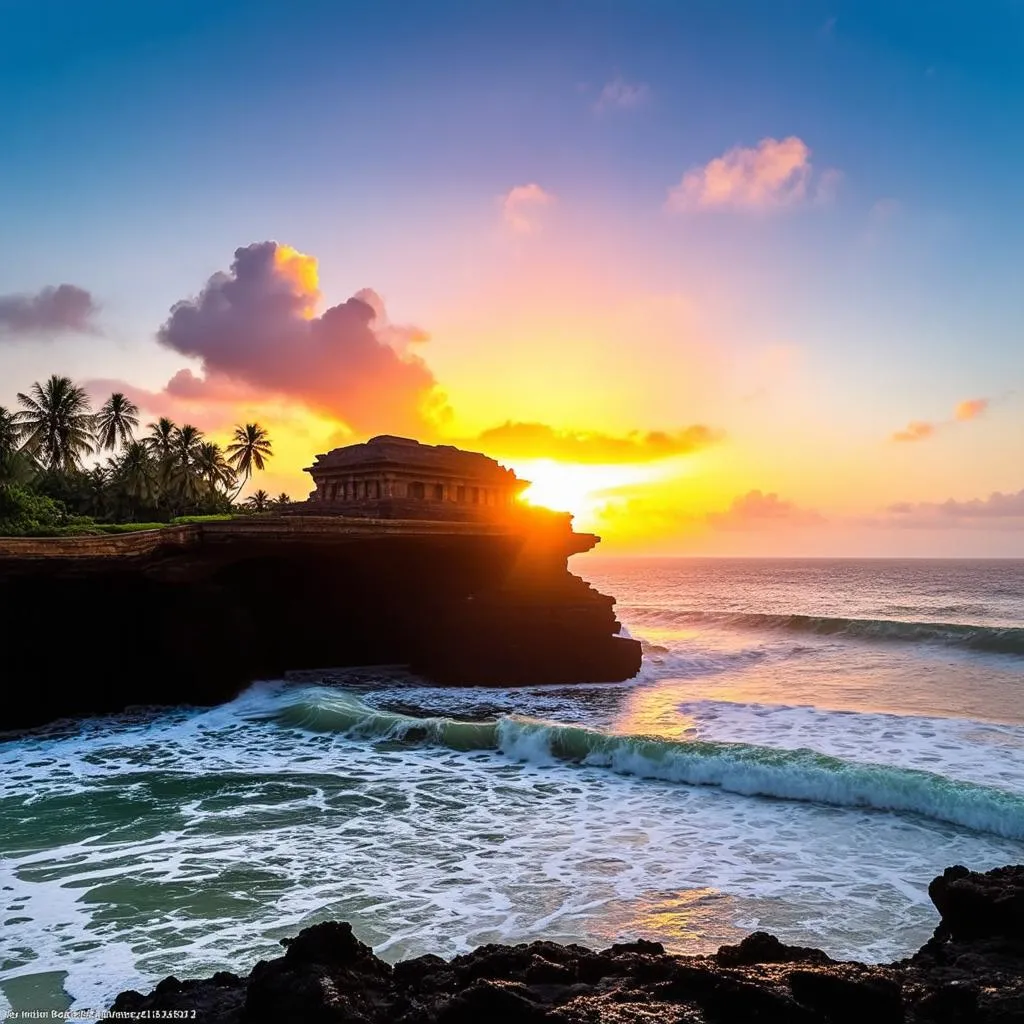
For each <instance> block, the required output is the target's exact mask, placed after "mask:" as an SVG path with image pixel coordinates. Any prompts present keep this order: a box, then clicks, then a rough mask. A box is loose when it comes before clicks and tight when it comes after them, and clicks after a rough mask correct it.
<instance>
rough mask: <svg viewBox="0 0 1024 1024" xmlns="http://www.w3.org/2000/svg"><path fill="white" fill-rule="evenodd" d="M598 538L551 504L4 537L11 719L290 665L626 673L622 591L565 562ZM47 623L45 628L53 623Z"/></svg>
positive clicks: (235, 687) (2, 586)
mask: <svg viewBox="0 0 1024 1024" xmlns="http://www.w3.org/2000/svg"><path fill="white" fill-rule="evenodd" d="M597 541H598V538H597V537H594V536H593V535H592V534H577V533H574V532H573V530H572V528H571V526H570V522H569V517H568V516H565V515H557V514H554V513H544V512H541V511H539V510H538V511H536V512H528V511H527V510H522V511H521V512H514V513H509V514H507V515H505V516H504V518H502V519H501V521H492V522H479V523H463V522H434V521H425V520H418V521H411V520H410V521H404V520H377V519H368V518H362V519H348V518H344V517H340V516H334V517H314V516H297V517H293V518H282V517H274V516H259V517H252V518H249V519H241V520H232V521H225V522H210V523H203V524H201V525H189V526H180V527H171V528H168V529H164V530H159V531H153V532H146V533H140V534H124V535H118V536H108V537H70V538H57V539H29V538H0V622H2V623H3V630H4V651H3V658H4V677H5V679H7V680H8V681H9V685H10V686H11V687H13V688H16V689H17V691H18V693H19V694H20V695H21V698H22V699H21V700H20V701H16V702H15V701H7V702H5V704H4V708H3V712H2V714H0V730H3V729H16V728H25V727H29V726H33V725H39V724H43V723H45V722H49V721H52V720H53V719H56V718H59V717H63V716H71V715H81V714H94V713H102V712H116V711H120V710H122V709H123V708H125V707H126V706H128V705H153V704H213V703H217V702H219V701H222V700H226V699H230V698H231V697H233V696H234V695H235V694H236V693H237V692H238V691H239V690H240V689H241V688H243V687H244V686H245V685H246V684H248V683H250V682H251V681H253V680H254V679H261V678H262V679H266V678H278V677H280V676H282V675H283V673H284V672H285V671H286V670H289V669H314V668H327V667H335V666H343V665H369V664H406V665H409V666H410V667H411V668H412V669H413V671H415V672H419V673H421V674H423V675H425V676H427V677H428V678H431V679H433V680H435V681H437V682H440V683H480V684H490V685H502V686H507V685H516V684H525V683H529V684H542V683H574V682H603V681H614V680H622V679H628V678H629V677H630V676H632V675H634V674H635V673H636V672H637V670H638V669H639V667H640V649H639V644H638V643H637V642H635V641H633V640H628V639H625V638H623V637H619V636H616V635H615V634H616V633H617V631H618V630H619V624H618V622H617V621H616V619H615V613H614V611H613V606H614V603H615V602H614V599H613V598H611V597H606V596H604V595H603V594H599V593H597V592H596V591H595V590H593V589H592V588H591V587H590V586H588V585H587V584H586V583H584V582H583V580H581V579H580V578H579V577H577V576H573V575H571V574H570V573H569V571H568V569H567V567H566V562H567V558H568V557H569V555H571V554H574V553H577V552H581V551H587V550H589V549H590V548H591V547H593V546H594V545H595V544H596V543H597ZM51 624H52V628H51Z"/></svg>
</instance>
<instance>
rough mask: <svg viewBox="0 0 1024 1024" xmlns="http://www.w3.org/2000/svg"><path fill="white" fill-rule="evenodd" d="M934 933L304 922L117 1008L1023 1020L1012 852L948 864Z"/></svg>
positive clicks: (497, 1023) (148, 1014)
mask: <svg viewBox="0 0 1024 1024" xmlns="http://www.w3.org/2000/svg"><path fill="white" fill-rule="evenodd" d="M929 894H930V895H931V897H932V901H933V902H934V903H935V905H936V907H937V908H938V910H939V912H940V914H941V917H942V919H941V922H940V924H939V927H938V928H937V929H936V932H935V936H934V937H933V938H932V939H931V940H930V941H929V942H928V943H927V944H926V945H925V946H923V947H922V948H921V950H919V951H918V952H917V953H916V954H915V955H914V956H912V957H911V958H910V959H908V960H903V961H900V962H898V963H893V964H887V965H884V966H866V965H864V964H860V963H841V962H838V961H835V960H832V959H831V958H829V957H828V956H827V955H826V954H825V953H823V952H821V950H817V949H807V948H803V947H798V946H786V945H783V944H782V943H781V942H779V941H778V940H777V939H775V938H773V937H772V936H771V935H768V934H766V933H764V932H756V933H754V934H753V935H749V936H748V937H747V938H745V939H744V940H743V941H742V942H741V943H739V945H737V946H723V947H722V948H721V949H720V950H719V951H718V953H717V954H715V955H713V956H672V955H669V954H667V953H665V951H664V949H663V948H662V946H661V945H660V944H659V943H656V942H645V941H643V940H642V939H641V940H639V941H637V942H631V943H627V944H622V945H615V946H612V947H611V948H610V949H606V950H603V951H601V952H593V951H591V950H589V949H586V948H584V947H583V946H561V945H557V944H556V943H553V942H533V943H530V944H529V945H519V946H497V945H491V946H481V947H480V948H479V949H477V950H476V951H475V952H473V953H469V954H467V955H465V956H459V957H455V958H454V959H453V960H450V961H444V960H442V959H441V958H440V957H436V956H431V955H426V956H421V957H418V958H417V959H415V960H408V961H405V962H403V963H398V964H395V965H394V966H393V967H392V966H391V965H389V964H387V963H385V962H383V961H382V960H379V959H378V958H377V957H375V956H374V955H373V951H372V950H371V949H370V948H369V947H367V946H365V945H363V944H362V943H361V942H359V941H358V939H356V938H355V936H353V934H352V930H351V928H350V927H349V926H348V925H347V924H338V923H327V924H320V925H316V926H314V927H312V928H307V929H306V930H305V931H302V932H300V934H299V935H298V936H297V937H296V938H294V939H291V940H288V939H286V940H284V942H283V944H284V945H285V947H286V952H285V954H284V956H282V957H279V958H278V959H276V960H270V961H261V962H260V963H258V964H256V966H255V967H254V968H253V969H252V971H251V973H250V974H249V975H248V976H247V977H244V978H242V977H239V976H237V975H235V974H231V973H222V974H216V975H214V976H213V977H212V978H210V979H207V980H205V981H179V980H178V979H176V978H166V979H164V981H162V982H161V983H160V984H159V985H158V986H157V987H156V989H155V990H154V991H153V992H152V993H150V994H149V995H142V994H140V993H138V992H125V993H122V994H121V995H120V996H119V997H118V999H117V1001H116V1002H115V1004H114V1007H113V1010H114V1011H115V1012H116V1013H117V1014H118V1017H117V1018H115V1017H110V1018H108V1020H109V1021H111V1022H113V1020H115V1019H120V1020H124V1019H126V1018H130V1016H131V1015H132V1014H136V1015H138V1018H137V1019H147V1018H153V1017H158V1016H163V1017H170V1016H173V1015H175V1014H179V1015H182V1016H185V1015H187V1016H189V1017H190V1018H191V1019H193V1020H197V1021H200V1022H202V1024H270V1022H274V1024H313V1022H322V1024H328V1022H337V1024H480V1022H486V1024H541V1022H550V1024H626V1022H629V1024H655V1022H659V1024H660V1022H664V1024H670V1022H671V1024H700V1022H708V1024H727V1022H729V1024H755V1022H765V1024H904V1022H906V1024H911V1022H917V1024H924V1022H933V1024H940V1022H941V1024H957V1022H962V1024H967V1022H972V1024H1009V1022H1010V1021H1022V1020H1024V866H1017V867H1007V868H999V869H996V870H995V871H989V872H987V873H985V874H976V873H972V872H969V871H968V870H967V869H966V868H964V867H954V868H948V869H947V870H946V871H945V873H944V874H943V875H942V876H940V877H939V878H936V879H935V880H934V881H933V882H932V884H931V886H930V888H929Z"/></svg>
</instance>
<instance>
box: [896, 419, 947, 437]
mask: <svg viewBox="0 0 1024 1024" xmlns="http://www.w3.org/2000/svg"><path fill="white" fill-rule="evenodd" d="M935 431H936V426H935V424H934V423H926V422H925V421H924V420H912V421H911V422H910V423H908V424H907V426H906V427H905V428H904V429H903V430H897V431H896V433H895V434H893V435H892V438H891V440H893V441H924V440H925V439H926V438H929V437H931V436H932V435H933V434H934V433H935Z"/></svg>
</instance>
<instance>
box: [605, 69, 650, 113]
mask: <svg viewBox="0 0 1024 1024" xmlns="http://www.w3.org/2000/svg"><path fill="white" fill-rule="evenodd" d="M650 96H651V89H650V86H649V85H646V84H645V83H644V82H628V81H626V79H624V78H622V77H621V76H619V77H616V78H613V79H612V80H611V81H610V82H607V83H606V84H605V85H604V87H603V88H602V89H601V92H600V93H599V94H598V97H597V100H596V101H595V103H594V109H595V110H596V111H598V112H599V113H600V112H603V111H605V110H630V109H632V108H633V107H639V106H641V105H642V104H644V103H646V102H647V100H648V99H650Z"/></svg>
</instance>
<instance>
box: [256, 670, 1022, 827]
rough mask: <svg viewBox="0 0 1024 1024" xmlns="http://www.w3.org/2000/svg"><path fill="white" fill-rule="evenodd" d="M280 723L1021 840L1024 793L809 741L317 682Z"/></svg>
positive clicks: (280, 716) (282, 715) (280, 715)
mask: <svg viewBox="0 0 1024 1024" xmlns="http://www.w3.org/2000/svg"><path fill="white" fill-rule="evenodd" d="M276 717H277V718H278V720H279V721H282V722H285V723H287V724H291V725H298V726H301V727H303V728H308V729H315V730H318V731H332V732H341V733H343V734H345V735H348V736H351V737H358V738H362V739H382V740H400V741H403V742H407V743H432V744H436V745H439V746H443V747H448V748H450V749H452V750H459V751H471V750H499V751H501V752H502V753H503V754H505V755H507V756H509V757H513V758H515V759H518V760H525V761H532V762H534V763H538V764H551V763H553V762H556V761H558V762H568V763H582V764H587V765H594V766H601V767H607V768H611V769H612V770H613V771H615V772H619V773H622V774H628V775H637V776H640V777H642V778H650V779H661V780H663V781H666V782H676V783H684V784H688V785H696V786H718V787H720V788H722V789H725V790H728V791H729V792H732V793H739V794H742V795H745V796H768V797H775V798H778V799H788V800H803V801H813V802H818V803H824V804H830V805H833V806H836V807H858V808H859V807H864V808H871V809H874V810H879V811H900V812H907V813H912V814H920V815H923V816H924V817H927V818H932V819H934V820H936V821H943V822H948V823H950V824H954V825H962V826H965V827H967V828H971V829H977V830H979V831H982V832H991V833H993V834H994V835H999V836H1004V837H1006V838H1011V839H1020V838H1024V795H1020V794H1017V793H1013V792H1010V791H1007V790H1002V789H998V788H994V787H992V786H987V785H982V784H979V783H976V782H967V781H963V780H957V779H951V778H948V777H946V776H943V775H939V774H936V773H934V772H929V771H925V770H922V769H920V768H904V767H899V766H894V765H890V764H871V763H866V762H864V761H863V760H844V759H842V758H840V757H836V756H832V755H829V754H824V753H821V752H819V751H815V750H810V749H807V748H798V749H793V750H788V749H782V748H779V747H767V746H757V745H754V744H749V743H735V742H730V743H722V742H716V741H700V740H676V739H666V738H661V737H655V736H622V735H615V734H610V733H607V732H603V731H601V730H598V729H593V728H588V727H586V726H581V725H562V724H558V723H553V722H545V721H539V720H533V719H527V718H521V717H519V716H514V715H510V716H501V717H500V718H498V719H497V720H496V721H493V722H465V721H459V720H456V719H452V718H447V717H434V718H422V719H421V718H413V717H411V716H408V715H402V714H397V713H394V712H385V711H380V710H377V709H375V708H371V707H370V706H368V705H367V704H366V703H365V702H363V701H362V700H360V699H359V698H358V697H356V696H355V695H353V694H348V693H345V692H343V691H334V690H326V689H321V690H317V691H314V692H313V693H311V694H310V693H306V694H304V695H303V697H302V698H301V699H299V700H295V701H293V702H291V703H290V704H289V705H288V706H287V707H286V708H285V709H284V710H282V711H280V712H278V713H277V714H276Z"/></svg>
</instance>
